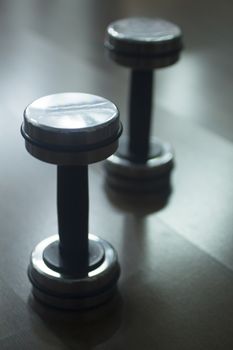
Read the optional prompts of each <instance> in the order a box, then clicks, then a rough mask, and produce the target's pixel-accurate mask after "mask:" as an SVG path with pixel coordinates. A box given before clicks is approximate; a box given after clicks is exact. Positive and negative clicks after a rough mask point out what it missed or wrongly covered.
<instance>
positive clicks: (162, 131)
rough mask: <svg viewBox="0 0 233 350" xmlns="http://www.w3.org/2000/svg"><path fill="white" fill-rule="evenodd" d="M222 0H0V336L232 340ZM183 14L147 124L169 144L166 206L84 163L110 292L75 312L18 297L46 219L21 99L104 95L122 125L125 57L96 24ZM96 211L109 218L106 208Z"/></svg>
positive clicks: (41, 171) (49, 176) (166, 345)
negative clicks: (112, 264) (119, 61)
mask: <svg viewBox="0 0 233 350" xmlns="http://www.w3.org/2000/svg"><path fill="white" fill-rule="evenodd" d="M232 11H233V5H232V2H231V1H227V0H224V1H221V2H217V1H210V0H206V1H200V0H196V1H191V0H186V1H184V0H163V1H162V0H161V1H152V0H151V1H149V0H148V1H133V0H131V1H123V0H122V1H111V0H108V1H107V0H99V1H96V0H85V1H78V0H76V1H74V0H66V1H64V0H63V1H62V0H5V1H0V106H1V108H0V159H1V167H0V349H1V350H2V349H3V350H5V349H108V350H109V349H142V348H144V349H159V350H160V349H169V350H174V349H177V350H180V349H190V350H191V349H195V350H197V349H211V350H214V349H227V350H231V349H232V348H233V333H232V329H233V322H232V319H233V272H232V269H233V249H232V248H233V233H232V227H233V216H232V202H233V182H232V171H233V145H232V141H233V133H232V131H233V118H232V110H233V98H232V87H233V79H232V78H233V77H232V75H233V74H232V73H233V60H232V56H233V46H232V35H233V26H232ZM148 14H149V15H150V16H158V17H163V18H165V19H168V20H171V21H174V22H175V23H177V24H178V25H180V26H181V28H182V30H183V32H184V42H185V51H184V53H183V55H182V57H181V60H180V62H179V63H178V64H176V65H175V66H172V67H170V68H166V69H161V70H160V71H159V72H157V73H156V74H155V75H156V76H155V91H154V93H155V94H156V96H155V98H154V121H153V128H152V130H151V135H157V136H159V137H162V138H164V139H166V140H169V141H170V142H171V143H172V144H173V146H174V148H175V151H176V168H175V171H174V172H173V177H172V183H173V191H172V194H171V196H170V198H169V202H168V204H167V205H166V207H164V208H162V209H161V210H157V209H158V208H157V206H154V203H151V202H148V201H146V200H142V199H138V198H134V199H133V204H132V203H131V202H130V201H126V200H124V201H123V200H122V199H121V198H119V197H116V196H114V195H113V194H112V193H109V191H107V190H106V188H105V182H104V171H103V168H102V164H97V165H93V166H91V169H90V232H92V233H94V234H97V235H100V236H101V237H103V238H106V239H107V240H109V241H110V242H111V243H112V244H113V245H114V246H115V248H116V249H117V250H118V253H119V259H120V262H121V266H122V277H121V279H120V283H119V290H120V295H121V297H120V301H118V302H117V305H115V304H113V305H109V306H108V307H104V308H102V309H101V310H95V311H93V312H88V313H87V314H85V315H78V316H77V315H76V314H73V313H64V312H63V313H61V312H58V311H53V310H50V309H47V308H45V307H43V306H40V305H38V304H37V303H35V302H34V301H33V299H32V298H31V297H30V283H29V281H28V279H27V274H26V271H27V265H28V261H29V255H30V252H31V250H32V248H33V247H34V245H35V244H37V243H38V242H39V241H40V240H42V239H43V238H45V237H47V236H49V235H52V234H54V233H56V232H57V222H56V192H55V191H56V169H55V166H52V165H49V164H45V163H42V162H40V161H38V160H36V159H34V158H32V157H31V156H29V155H28V154H27V152H26V150H25V148H24V143H23V139H22V137H21V135H20V131H19V130H20V124H21V122H22V115H23V110H24V108H25V107H26V105H27V104H29V103H30V102H31V101H32V100H34V99H36V98H38V97H41V96H43V95H46V94H50V93H55V92H66V91H80V92H88V93H94V94H98V95H102V96H104V97H106V98H109V99H111V100H112V101H114V102H115V103H116V104H117V105H118V107H119V108H120V111H121V119H122V121H123V123H124V126H125V132H126V133H127V123H126V120H127V100H128V78H129V71H128V70H127V69H125V68H123V67H120V66H117V65H116V64H114V63H113V62H110V61H109V60H108V59H107V57H106V55H105V52H104V48H103V40H104V32H105V28H106V26H107V25H108V24H109V23H110V22H111V21H113V20H115V19H118V18H122V17H127V16H133V15H148ZM106 218H107V220H106Z"/></svg>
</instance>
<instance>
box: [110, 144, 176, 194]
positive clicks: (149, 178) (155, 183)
mask: <svg viewBox="0 0 233 350" xmlns="http://www.w3.org/2000/svg"><path fill="white" fill-rule="evenodd" d="M154 143H155V144H159V145H160V147H159V148H160V153H159V154H158V155H157V156H154V157H151V158H149V159H147V160H146V161H145V162H143V163H137V162H135V161H133V160H132V159H127V158H124V157H122V155H121V154H119V153H116V154H114V155H112V156H111V157H109V158H108V159H107V160H106V161H105V168H106V171H107V178H106V180H107V184H109V185H110V186H111V187H113V188H116V189H120V190H126V191H130V192H150V191H155V192H158V191H160V190H161V191H162V190H163V189H164V188H165V187H168V186H169V185H170V173H171V170H172V168H173V166H174V153H173V150H172V148H171V146H170V144H168V143H166V142H163V141H161V140H158V139H155V138H154ZM155 148H156V147H155Z"/></svg>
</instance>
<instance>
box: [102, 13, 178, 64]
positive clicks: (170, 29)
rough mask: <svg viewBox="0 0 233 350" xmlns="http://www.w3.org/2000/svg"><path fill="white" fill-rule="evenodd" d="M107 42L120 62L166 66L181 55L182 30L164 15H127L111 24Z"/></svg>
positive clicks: (107, 32) (111, 54)
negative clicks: (150, 16)
mask: <svg viewBox="0 0 233 350" xmlns="http://www.w3.org/2000/svg"><path fill="white" fill-rule="evenodd" d="M105 46H106V48H107V49H108V51H109V53H110V56H111V57H112V59H114V60H115V61H116V62H118V63H119V64H122V65H125V66H129V67H132V68H133V67H134V68H148V69H153V68H159V67H165V66H168V65H171V64H173V63H175V62H176V61H177V60H178V58H179V53H180V51H181V49H182V32H181V30H180V28H179V27H178V26H177V25H175V24H174V23H171V22H169V21H166V20H163V19H161V18H146V17H132V18H125V19H121V20H118V21H115V22H113V23H111V24H110V25H109V26H108V28H107V31H106V37H105Z"/></svg>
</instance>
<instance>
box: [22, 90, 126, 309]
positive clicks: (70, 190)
mask: <svg viewBox="0 0 233 350" xmlns="http://www.w3.org/2000/svg"><path fill="white" fill-rule="evenodd" d="M121 131H122V127H121V124H120V121H119V113H118V110H117V108H116V106H115V105H114V104H113V103H111V102H110V101H108V100H106V99H104V98H101V97H98V96H94V95H88V94H81V93H64V94H55V95H50V96H45V97H42V98H40V99H38V100H36V101H34V102H33V103H32V104H30V105H29V106H28V107H27V108H26V110H25V112H24V122H23V124H22V128H21V132H22V135H23V137H24V138H25V145H26V149H27V150H28V152H29V153H30V154H31V155H32V156H34V157H36V158H38V159H40V160H42V161H45V162H48V163H53V164H57V210H58V231H59V237H58V235H54V236H52V237H49V238H47V239H45V240H44V241H42V242H41V243H39V244H38V245H37V246H36V248H35V249H34V251H33V252H32V255H31V260H30V265H29V269H28V275H29V278H30V280H31V283H32V285H33V294H34V295H35V296H36V297H37V298H38V299H39V300H41V301H42V302H44V303H46V304H49V305H52V306H55V307H58V308H63V309H76V310H78V309H85V308H91V307H93V306H96V305H99V304H101V303H103V302H105V301H106V300H108V299H109V298H110V297H111V296H112V295H113V293H114V291H115V289H116V288H115V287H116V283H117V280H118V277H119V272H120V269H119V264H118V260H117V254H116V252H115V250H114V248H113V247H112V246H111V245H110V244H109V243H108V242H106V241H105V240H103V239H100V238H99V237H97V236H94V235H88V202H89V201H88V168H87V165H88V164H90V163H94V162H97V161H99V160H102V159H105V158H107V157H108V156H110V155H111V154H112V153H113V152H115V150H116V149H117V146H118V138H119V136H120V134H121Z"/></svg>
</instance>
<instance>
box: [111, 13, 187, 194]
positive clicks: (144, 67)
mask: <svg viewBox="0 0 233 350" xmlns="http://www.w3.org/2000/svg"><path fill="white" fill-rule="evenodd" d="M105 47H106V48H107V50H108V53H109V55H110V57H111V58H112V59H113V60H114V61H115V62H117V63H118V64H120V65H123V66H126V67H130V68H131V69H132V72H131V82H130V100H129V137H128V138H121V141H120V145H119V149H118V151H117V153H116V154H114V155H112V156H111V157H110V158H109V159H108V160H107V162H106V169H107V175H108V176H107V182H108V184H109V185H110V186H112V187H115V188H117V189H122V190H129V191H130V190H131V191H139V192H148V191H149V192H151V191H158V190H160V189H163V188H165V187H167V186H169V183H170V173H171V170H172V167H173V163H174V162H173V158H174V155H173V151H172V148H171V146H170V145H169V144H168V143H166V142H164V141H161V140H159V139H157V138H150V125H151V111H152V96H153V70H154V69H156V68H162V67H167V66H170V65H172V64H174V63H175V62H177V60H178V59H179V55H180V52H181V50H182V33H181V30H180V28H179V27H177V26H176V25H175V24H173V23H170V22H167V21H164V20H162V19H149V18H129V19H123V20H119V21H116V22H113V23H111V24H110V25H109V26H108V28H107V31H106V39H105Z"/></svg>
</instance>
